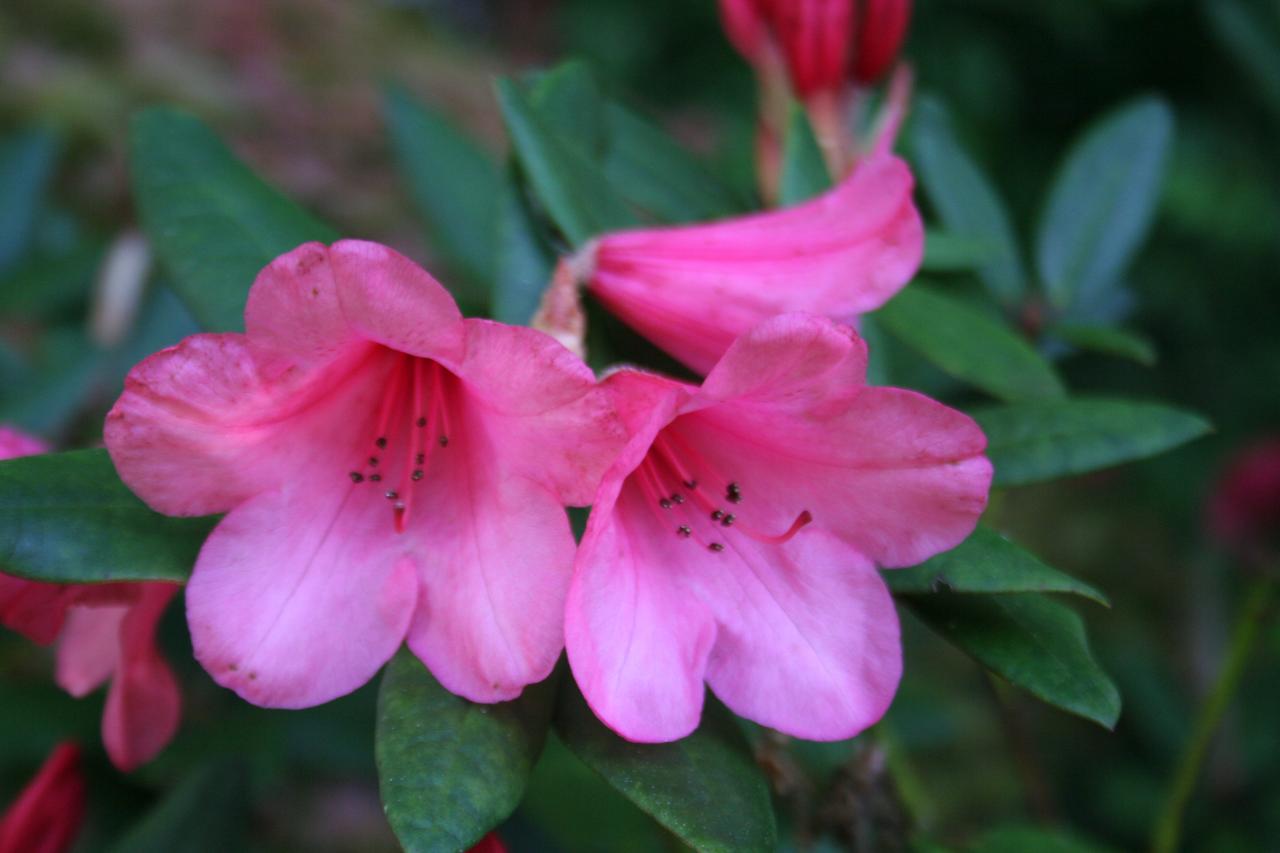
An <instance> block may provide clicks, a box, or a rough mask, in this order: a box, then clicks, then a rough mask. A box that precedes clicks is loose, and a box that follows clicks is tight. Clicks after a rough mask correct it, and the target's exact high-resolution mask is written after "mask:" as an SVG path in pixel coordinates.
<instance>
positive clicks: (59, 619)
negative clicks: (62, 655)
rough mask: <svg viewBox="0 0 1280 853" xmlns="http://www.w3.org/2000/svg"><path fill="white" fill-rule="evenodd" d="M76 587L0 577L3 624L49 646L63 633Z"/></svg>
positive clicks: (0, 617)
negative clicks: (64, 622)
mask: <svg viewBox="0 0 1280 853" xmlns="http://www.w3.org/2000/svg"><path fill="white" fill-rule="evenodd" d="M74 600H75V588H74V587H70V586H64V585H61V584H52V583H39V582H37V581H29V580H26V579H24V578H15V577H13V576H11V575H2V574H0V625H3V626H5V627H6V628H9V629H10V630H13V631H17V632H18V633H19V634H22V635H23V636H24V637H26V638H27V639H28V640H31V642H33V643H39V644H40V645H42V646H47V645H49V644H50V643H52V642H53V641H54V638H56V637H57V636H58V632H59V631H61V630H62V623H63V620H64V619H65V618H66V615H67V608H68V607H69V606H70V605H71V603H72V602H73V601H74Z"/></svg>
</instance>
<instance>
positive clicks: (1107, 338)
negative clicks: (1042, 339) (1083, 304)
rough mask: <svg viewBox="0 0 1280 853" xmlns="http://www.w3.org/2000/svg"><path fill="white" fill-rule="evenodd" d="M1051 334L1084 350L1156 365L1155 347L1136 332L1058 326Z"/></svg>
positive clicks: (1106, 328) (1147, 364)
mask: <svg viewBox="0 0 1280 853" xmlns="http://www.w3.org/2000/svg"><path fill="white" fill-rule="evenodd" d="M1049 333H1050V334H1051V335H1053V336H1054V337H1058V338H1061V339H1062V340H1064V341H1066V342H1067V343H1069V344H1071V345H1072V346H1075V347H1079V348H1080V349H1083V350H1090V351H1092V352H1099V353H1102V354H1104V355H1115V356H1119V357H1120V358H1127V359H1129V360H1130V361H1136V362H1137V363H1138V364H1142V365H1146V366H1147V367H1150V366H1151V365H1153V364H1155V363H1156V348H1155V345H1154V344H1152V343H1151V341H1149V340H1147V339H1146V338H1144V337H1143V336H1141V335H1139V334H1137V333H1136V332H1127V331H1125V330H1124V329H1113V328H1112V327H1110V326H1077V325H1058V326H1054V327H1052V328H1051V329H1049Z"/></svg>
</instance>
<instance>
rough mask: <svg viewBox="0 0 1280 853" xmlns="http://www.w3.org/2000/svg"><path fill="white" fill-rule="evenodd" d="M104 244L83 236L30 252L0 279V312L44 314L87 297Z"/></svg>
mask: <svg viewBox="0 0 1280 853" xmlns="http://www.w3.org/2000/svg"><path fill="white" fill-rule="evenodd" d="M103 249H104V246H103V244H102V243H100V242H98V241H96V240H85V241H82V242H80V243H79V244H77V245H76V246H74V247H73V248H70V249H68V250H67V251H65V252H58V253H45V252H32V253H30V254H29V255H28V256H27V258H26V259H25V260H23V261H22V262H21V263H20V264H18V265H17V266H15V267H14V268H13V269H12V270H11V271H10V272H9V273H8V274H7V275H5V276H4V277H3V279H0V314H13V315H18V316H21V317H23V318H26V319H34V318H46V317H50V316H53V315H56V314H59V313H62V312H66V311H69V310H72V309H75V308H79V307H81V306H83V305H84V304H86V303H87V302H88V301H89V290H90V288H91V287H92V285H93V277H94V275H95V274H96V273H97V271H98V265H99V264H100V263H101V262H102V255H103Z"/></svg>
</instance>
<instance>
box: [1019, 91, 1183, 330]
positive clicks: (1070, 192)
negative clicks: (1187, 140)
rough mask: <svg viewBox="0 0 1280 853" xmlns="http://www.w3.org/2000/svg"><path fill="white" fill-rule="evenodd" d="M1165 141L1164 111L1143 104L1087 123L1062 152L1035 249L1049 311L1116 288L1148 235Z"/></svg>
mask: <svg viewBox="0 0 1280 853" xmlns="http://www.w3.org/2000/svg"><path fill="white" fill-rule="evenodd" d="M1172 136H1173V117H1172V115H1171V114H1170V112H1169V108H1168V106H1166V105H1165V103H1164V102H1163V101H1160V100H1158V99H1156V98H1143V99H1140V100H1138V101H1135V102H1133V103H1131V104H1128V105H1126V106H1124V107H1122V108H1120V109H1118V110H1116V111H1115V112H1112V113H1110V114H1108V115H1106V116H1104V117H1103V118H1102V119H1101V120H1100V121H1098V122H1096V123H1094V124H1093V125H1092V126H1090V127H1089V128H1088V129H1087V130H1086V131H1085V133H1084V135H1083V137H1082V138H1081V139H1080V140H1079V141H1078V142H1077V143H1076V144H1075V145H1074V146H1073V147H1072V148H1071V150H1070V151H1069V152H1068V153H1067V157H1066V160H1065V161H1064V162H1063V164H1062V166H1061V167H1060V168H1059V170H1058V176H1057V178H1055V180H1054V184H1053V189H1052V190H1051V191H1050V193H1049V198H1048V201H1047V203H1046V205H1045V211H1044V215H1043V216H1042V217H1041V219H1040V231H1039V238H1038V240H1037V246H1036V263H1037V266H1038V269H1039V273H1040V278H1041V280H1042V281H1043V282H1044V285H1045V288H1046V291H1047V292H1048V295H1049V301H1050V302H1051V303H1052V304H1053V305H1055V306H1057V307H1058V308H1060V309H1066V308H1069V307H1071V306H1072V305H1074V304H1075V303H1076V301H1077V300H1090V299H1093V298H1097V297H1099V296H1100V295H1102V294H1104V293H1105V291H1106V290H1108V289H1109V288H1110V287H1112V286H1113V285H1115V284H1117V283H1118V280H1119V278H1120V275H1121V274H1122V273H1123V272H1124V270H1125V267H1127V266H1128V265H1129V262H1130V260H1132V258H1133V256H1134V254H1135V253H1136V252H1137V251H1138V248H1139V247H1140V246H1141V245H1142V242H1143V240H1144V239H1146V236H1147V232H1148V230H1150V227H1151V220H1152V218H1153V217H1154V215H1155V211H1156V203H1157V202H1158V201H1159V200H1160V186H1161V183H1162V180H1163V177H1164V164H1165V159H1166V156H1167V154H1168V151H1169V144H1170V141H1171V139H1172Z"/></svg>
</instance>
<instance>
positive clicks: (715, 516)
mask: <svg viewBox="0 0 1280 853" xmlns="http://www.w3.org/2000/svg"><path fill="white" fill-rule="evenodd" d="M722 518H724V510H719V509H713V510H711V520H712V521H719V520H720V519H722Z"/></svg>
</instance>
